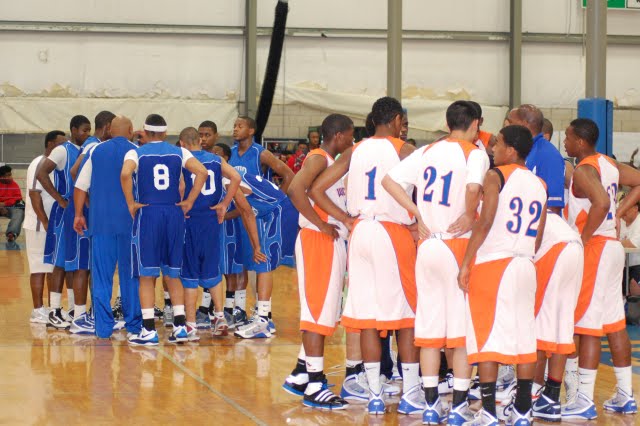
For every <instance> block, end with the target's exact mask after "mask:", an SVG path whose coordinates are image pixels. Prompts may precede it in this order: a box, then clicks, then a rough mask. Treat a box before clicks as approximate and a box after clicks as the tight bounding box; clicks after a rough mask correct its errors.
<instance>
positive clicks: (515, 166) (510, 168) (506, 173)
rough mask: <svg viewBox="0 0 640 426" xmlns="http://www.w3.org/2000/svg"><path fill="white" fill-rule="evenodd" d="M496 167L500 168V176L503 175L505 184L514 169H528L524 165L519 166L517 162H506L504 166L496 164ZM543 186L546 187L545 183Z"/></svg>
mask: <svg viewBox="0 0 640 426" xmlns="http://www.w3.org/2000/svg"><path fill="white" fill-rule="evenodd" d="M496 169H498V170H500V171H501V172H502V176H504V183H505V184H506V183H507V181H508V180H509V177H510V176H511V174H512V173H513V172H515V171H516V170H518V169H522V170H528V169H527V168H526V167H524V166H520V165H518V164H508V165H506V166H498V167H496ZM545 188H546V185H545Z"/></svg>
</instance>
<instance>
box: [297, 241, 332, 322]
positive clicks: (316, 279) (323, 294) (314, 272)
mask: <svg viewBox="0 0 640 426" xmlns="http://www.w3.org/2000/svg"><path fill="white" fill-rule="evenodd" d="M300 242H301V243H302V257H303V261H304V291H305V294H306V299H307V305H308V306H309V311H310V312H311V316H313V319H315V320H316V321H318V319H319V318H320V315H321V314H322V308H323V307H324V302H325V300H326V298H327V292H328V291H329V282H330V281H331V267H332V261H331V259H333V239H332V238H331V237H330V236H328V235H327V234H323V233H322V232H318V231H314V230H312V229H307V228H302V229H301V230H300Z"/></svg>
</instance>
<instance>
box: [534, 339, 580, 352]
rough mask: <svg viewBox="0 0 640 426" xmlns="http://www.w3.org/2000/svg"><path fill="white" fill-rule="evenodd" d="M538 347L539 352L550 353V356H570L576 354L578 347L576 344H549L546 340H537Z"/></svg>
mask: <svg viewBox="0 0 640 426" xmlns="http://www.w3.org/2000/svg"><path fill="white" fill-rule="evenodd" d="M536 347H537V348H538V350H539V351H545V352H548V355H550V354H560V355H569V354H572V353H573V352H575V350H576V345H575V343H556V342H547V341H546V340H540V339H537V340H536Z"/></svg>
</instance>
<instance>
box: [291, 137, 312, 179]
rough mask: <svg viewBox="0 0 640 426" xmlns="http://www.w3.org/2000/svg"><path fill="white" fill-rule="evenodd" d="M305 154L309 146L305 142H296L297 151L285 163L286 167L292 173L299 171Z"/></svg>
mask: <svg viewBox="0 0 640 426" xmlns="http://www.w3.org/2000/svg"><path fill="white" fill-rule="evenodd" d="M307 152H309V145H307V143H306V142H298V150H297V151H296V152H295V153H294V154H293V155H292V156H291V157H290V158H289V161H287V165H288V166H289V168H290V169H291V170H293V173H298V172H299V171H300V169H301V168H302V163H303V161H304V159H305V158H306V156H307Z"/></svg>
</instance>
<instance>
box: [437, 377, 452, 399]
mask: <svg viewBox="0 0 640 426" xmlns="http://www.w3.org/2000/svg"><path fill="white" fill-rule="evenodd" d="M438 393H439V394H440V395H449V394H451V393H453V373H447V375H446V376H444V379H442V380H440V383H438Z"/></svg>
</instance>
